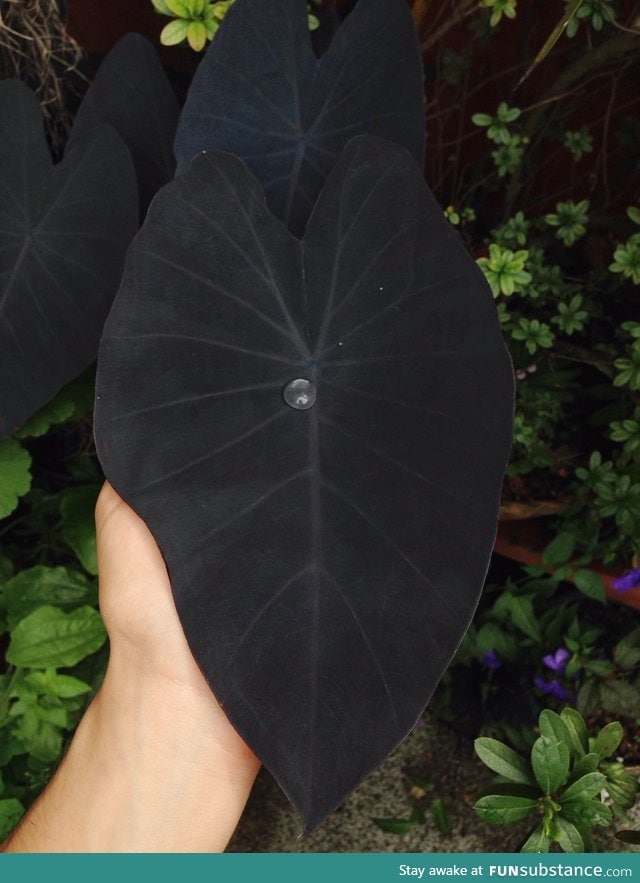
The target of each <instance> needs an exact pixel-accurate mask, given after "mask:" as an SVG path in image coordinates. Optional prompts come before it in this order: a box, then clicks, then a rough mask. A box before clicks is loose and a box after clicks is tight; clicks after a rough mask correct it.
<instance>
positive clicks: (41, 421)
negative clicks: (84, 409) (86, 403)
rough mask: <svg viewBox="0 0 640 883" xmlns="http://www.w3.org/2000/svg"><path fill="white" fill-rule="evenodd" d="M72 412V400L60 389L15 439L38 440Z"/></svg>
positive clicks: (21, 429) (66, 418) (29, 420)
mask: <svg viewBox="0 0 640 883" xmlns="http://www.w3.org/2000/svg"><path fill="white" fill-rule="evenodd" d="M74 411H75V406H74V404H73V400H72V399H71V398H70V396H69V394H68V392H67V390H66V388H65V389H62V390H60V392H59V393H58V395H57V396H56V397H55V398H54V399H53V400H52V401H50V402H49V403H48V404H47V405H45V406H44V408H40V410H39V411H36V413H35V414H34V415H33V416H32V417H30V418H29V419H28V420H27V422H26V423H25V424H24V426H22V427H21V428H20V429H19V430H18V431H17V432H16V433H15V436H16V438H39V437H40V436H41V435H44V434H45V433H46V432H47V431H48V430H49V428H50V427H51V426H53V425H55V424H56V423H64V421H65V420H68V419H69V417H71V416H72V415H73V412H74Z"/></svg>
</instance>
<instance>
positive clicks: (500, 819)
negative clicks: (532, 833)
mask: <svg viewBox="0 0 640 883" xmlns="http://www.w3.org/2000/svg"><path fill="white" fill-rule="evenodd" d="M537 806H538V801H537V800H534V799H533V798H532V797H515V796H513V795H511V794H487V795H486V796H485V797H481V798H480V799H479V800H477V801H476V802H475V804H474V806H473V808H474V810H475V811H476V812H477V813H478V815H479V816H480V818H481V819H482V820H483V821H484V822H489V823H490V824H492V825H508V824H510V823H511V822H520V821H522V819H526V817H527V816H528V815H529V814H530V813H532V812H533V810H534V809H536V807H537Z"/></svg>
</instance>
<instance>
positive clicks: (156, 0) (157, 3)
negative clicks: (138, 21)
mask: <svg viewBox="0 0 640 883" xmlns="http://www.w3.org/2000/svg"><path fill="white" fill-rule="evenodd" d="M151 2H152V3H153V5H154V7H155V9H156V10H157V12H159V13H160V14H161V15H173V13H172V12H171V10H170V9H169V7H168V6H167V4H166V3H165V0H151Z"/></svg>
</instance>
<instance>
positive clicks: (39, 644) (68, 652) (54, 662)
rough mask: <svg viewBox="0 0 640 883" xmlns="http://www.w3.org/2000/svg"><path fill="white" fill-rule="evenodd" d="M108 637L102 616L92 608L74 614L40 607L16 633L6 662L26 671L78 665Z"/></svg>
mask: <svg viewBox="0 0 640 883" xmlns="http://www.w3.org/2000/svg"><path fill="white" fill-rule="evenodd" d="M106 637H107V635H106V632H105V630H104V625H103V624H102V619H101V618H100V614H99V613H98V612H97V610H94V609H93V608H92V607H79V608H77V609H76V610H72V611H71V613H65V612H64V611H63V610H60V609H59V608H58V607H40V608H39V609H38V610H35V611H34V612H33V613H30V614H29V616H27V617H26V618H25V619H22V620H21V621H20V622H19V623H18V624H17V626H16V627H15V629H14V630H13V634H12V636H11V643H10V644H9V649H8V650H7V661H8V662H9V663H11V665H17V666H21V667H24V668H47V667H49V666H53V667H56V668H59V667H65V666H71V665H76V663H78V662H80V660H81V659H84V658H85V657H86V656H89V655H90V654H91V653H95V652H96V650H99V649H100V647H102V645H103V644H104V642H105V640H106Z"/></svg>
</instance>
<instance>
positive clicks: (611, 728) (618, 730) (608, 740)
mask: <svg viewBox="0 0 640 883" xmlns="http://www.w3.org/2000/svg"><path fill="white" fill-rule="evenodd" d="M622 736H623V729H622V724H621V723H619V721H613V722H612V723H610V724H607V725H606V727H603V728H602V729H601V730H600V732H599V733H598V735H597V736H596V742H595V746H594V749H595V751H596V752H597V753H598V754H599V755H600V759H603V758H605V757H611V755H612V754H613V753H614V751H615V750H616V749H617V747H618V745H620V743H621V742H622Z"/></svg>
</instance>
